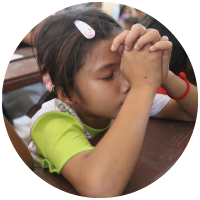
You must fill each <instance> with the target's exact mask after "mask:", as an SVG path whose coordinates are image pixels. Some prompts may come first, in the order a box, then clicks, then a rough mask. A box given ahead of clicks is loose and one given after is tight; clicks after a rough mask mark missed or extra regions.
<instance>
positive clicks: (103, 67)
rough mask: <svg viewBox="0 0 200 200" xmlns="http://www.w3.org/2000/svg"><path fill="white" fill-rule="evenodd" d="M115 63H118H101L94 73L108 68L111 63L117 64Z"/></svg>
mask: <svg viewBox="0 0 200 200" xmlns="http://www.w3.org/2000/svg"><path fill="white" fill-rule="evenodd" d="M117 64H118V63H116V62H115V63H109V64H105V65H102V66H100V67H99V68H98V69H96V70H95V73H96V72H99V71H100V70H102V69H105V68H109V67H112V66H113V65H117Z"/></svg>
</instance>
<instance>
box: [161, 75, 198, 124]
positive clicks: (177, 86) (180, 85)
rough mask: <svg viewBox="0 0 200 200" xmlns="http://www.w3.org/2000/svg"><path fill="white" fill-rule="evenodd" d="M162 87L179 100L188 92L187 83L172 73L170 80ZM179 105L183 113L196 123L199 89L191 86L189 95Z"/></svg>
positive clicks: (178, 101) (179, 101)
mask: <svg viewBox="0 0 200 200" xmlns="http://www.w3.org/2000/svg"><path fill="white" fill-rule="evenodd" d="M162 87H163V88H164V89H165V90H166V91H167V93H168V94H169V95H170V96H172V97H174V98H178V97H181V96H182V95H184V94H185V92H186V90H187V83H186V82H185V81H184V80H183V79H181V78H179V77H177V76H176V75H175V74H173V73H172V72H170V73H169V76H168V79H167V80H166V82H165V83H164V84H163V85H162ZM177 103H178V105H179V106H180V108H181V109H182V111H184V112H185V113H186V114H187V115H188V116H189V117H190V118H191V119H192V120H193V121H195V119H196V115H197V106H198V94H197V87H196V86H194V85H192V84H190V90H189V92H188V94H187V95H186V96H185V97H184V98H183V99H180V100H177Z"/></svg>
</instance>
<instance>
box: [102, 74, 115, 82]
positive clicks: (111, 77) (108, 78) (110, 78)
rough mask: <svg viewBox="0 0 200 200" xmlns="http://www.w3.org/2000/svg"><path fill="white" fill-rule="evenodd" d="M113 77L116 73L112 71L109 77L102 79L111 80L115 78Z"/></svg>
mask: <svg viewBox="0 0 200 200" xmlns="http://www.w3.org/2000/svg"><path fill="white" fill-rule="evenodd" d="M113 77H114V74H113V73H112V74H111V75H110V76H109V77H106V78H102V80H104V81H110V80H112V79H113Z"/></svg>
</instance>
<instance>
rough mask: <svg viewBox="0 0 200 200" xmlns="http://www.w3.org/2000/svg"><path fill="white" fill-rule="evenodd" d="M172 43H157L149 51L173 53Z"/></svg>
mask: <svg viewBox="0 0 200 200" xmlns="http://www.w3.org/2000/svg"><path fill="white" fill-rule="evenodd" d="M172 46H173V44H172V42H170V41H160V42H157V43H155V44H154V45H152V46H151V47H150V48H149V50H150V51H160V50H164V51H172Z"/></svg>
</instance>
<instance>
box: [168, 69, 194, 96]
mask: <svg viewBox="0 0 200 200" xmlns="http://www.w3.org/2000/svg"><path fill="white" fill-rule="evenodd" d="M179 74H180V76H178V77H180V78H181V79H183V80H184V81H185V82H186V83H187V90H186V92H185V94H184V95H183V96H181V97H179V98H173V97H171V96H170V95H168V96H169V97H170V98H171V99H174V100H180V99H183V98H184V97H185V96H186V95H187V94H188V92H189V90H190V83H189V81H188V80H187V78H186V75H185V73H184V72H180V73H179Z"/></svg>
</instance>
